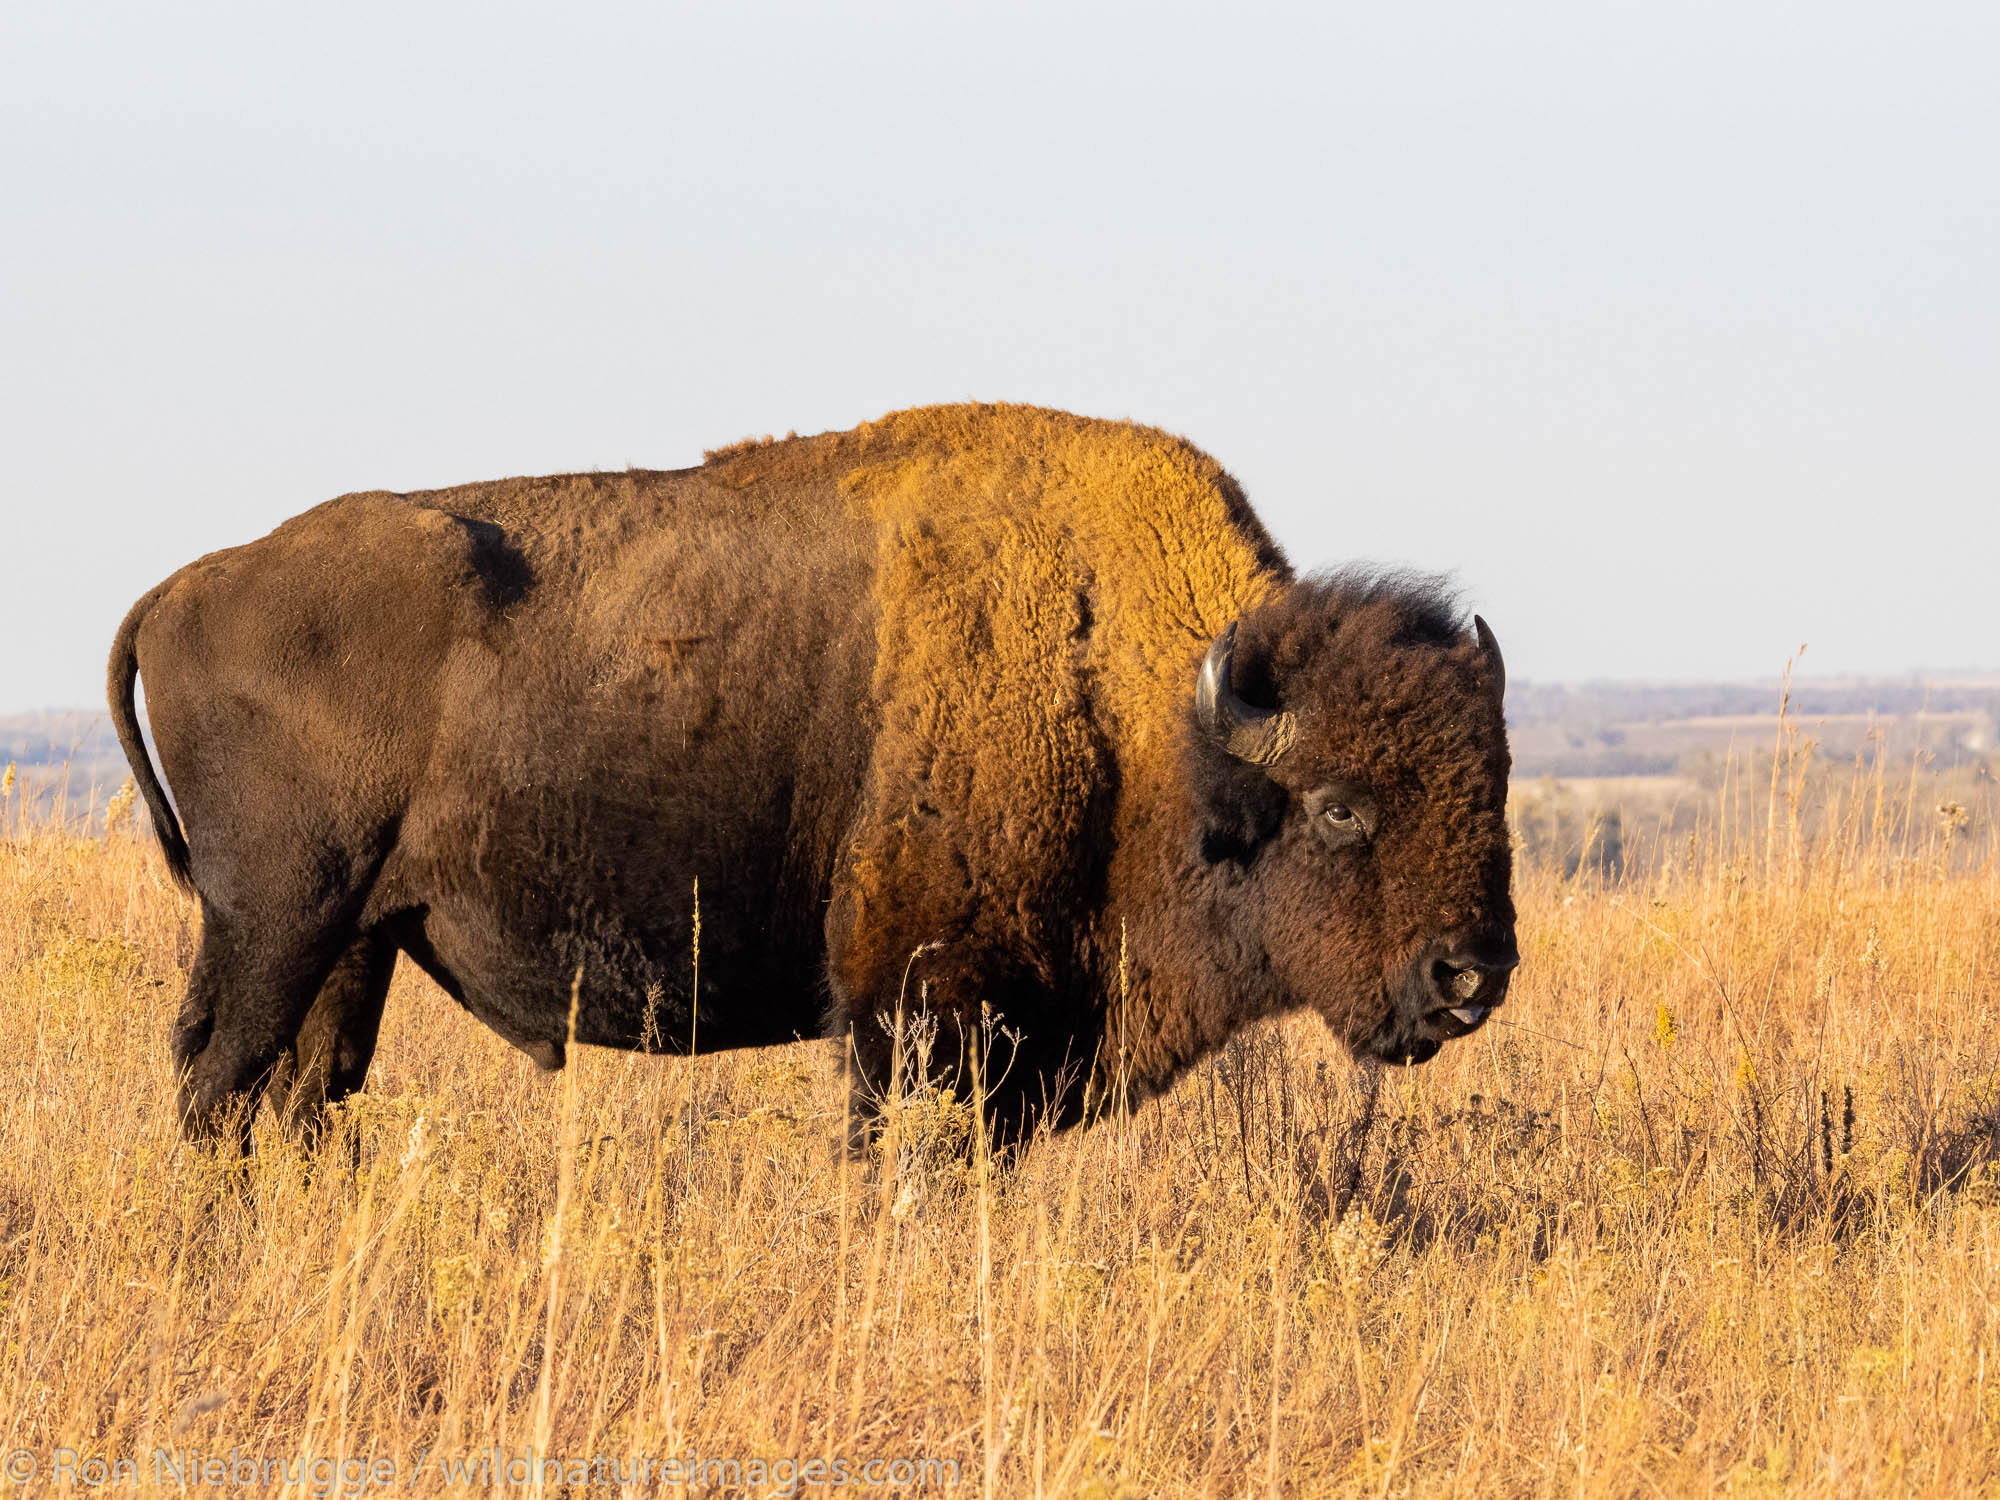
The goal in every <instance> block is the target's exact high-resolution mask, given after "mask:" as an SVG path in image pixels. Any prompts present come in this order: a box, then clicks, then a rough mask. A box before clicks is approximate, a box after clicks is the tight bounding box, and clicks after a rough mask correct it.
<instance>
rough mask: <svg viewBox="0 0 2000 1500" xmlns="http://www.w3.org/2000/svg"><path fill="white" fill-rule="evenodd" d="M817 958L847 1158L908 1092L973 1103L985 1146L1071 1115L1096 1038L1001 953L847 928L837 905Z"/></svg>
mask: <svg viewBox="0 0 2000 1500" xmlns="http://www.w3.org/2000/svg"><path fill="white" fill-rule="evenodd" d="M828 956H829V959H830V966H831V976H830V977H831V981H832V983H831V989H832V994H833V1003H832V1006H831V1008H830V1012H829V1016H828V1023H829V1025H828V1031H829V1034H830V1035H831V1036H833V1037H834V1038H835V1039H836V1040H838V1041H839V1042H840V1044H841V1046H842V1048H843V1050H844V1056H845V1062H846V1067H847V1073H848V1080H849V1098H850V1107H849V1130H848V1149H849V1150H850V1151H854V1152H862V1151H865V1150H867V1149H868V1147H869V1144H870V1143H871V1142H872V1140H873V1139H874V1137H875V1135H876V1134H877V1133H878V1131H879V1129H880V1126H881V1120H882V1114H883V1110H884V1108H885V1106H886V1105H887V1104H888V1103H889V1102H890V1101H891V1100H892V1099H894V1098H895V1097H896V1095H897V1093H898V1091H899V1090H900V1089H904V1088H907V1087H909V1086H910V1085H911V1084H913V1083H918V1082H921V1083H924V1084H928V1085H931V1086H934V1087H938V1088H950V1089H951V1090H953V1092H955V1093H956V1094H957V1095H958V1097H960V1098H962V1099H977V1100H978V1101H979V1102H980V1104H981V1105H982V1115H983V1117H984V1123H985V1126H986V1127H987V1128H988V1129H989V1130H990V1131H991V1132H992V1139H993V1142H994V1144H996V1145H1011V1144H1017V1143H1019V1142H1021V1141H1022V1140H1024V1139H1025V1137H1026V1136H1027V1135H1028V1134H1029V1133H1030V1132H1031V1131H1032V1130H1033V1129H1034V1127H1035V1126H1036V1125H1037V1124H1038V1123H1047V1124H1050V1125H1056V1126H1060V1125H1065V1124H1068V1123H1070V1122H1071V1121H1073V1120H1075V1119H1076V1118H1077V1117H1078V1116H1079V1114H1080V1113H1081V1111H1082V1108H1083V1105H1084V1100H1083V1087H1084V1079H1085V1076H1086V1073H1087V1070H1088V1065H1089V1063H1090V1062H1091V1059H1090V1058H1089V1057H1087V1056H1085V1055H1083V1054H1084V1050H1085V1049H1087V1048H1088V1047H1089V1046H1090V1045H1091V1038H1092V1037H1094V1035H1095V1028H1094V1027H1093V1026H1091V1025H1088V1024H1086V1025H1082V1026H1079V1025H1077V1024H1076V1023H1077V1021H1078V1020H1079V1019H1081V1018H1079V1017H1077V1016H1074V1015H1064V1014H1062V1013H1061V1012H1062V1011H1063V1007H1062V1006H1061V1005H1060V1003H1059V1000H1058V997H1057V996H1056V994H1055V993H1054V992H1053V991H1052V990H1051V987H1050V986H1049V984H1048V983H1047V981H1046V980H1044V979H1043V978H1042V977H1041V976H1039V975H1037V974H1035V973H1034V972H1033V971H1032V970H1030V969H1029V968H1028V967H1027V966H1026V965H1024V964H1023V963H1022V962H1021V960H1020V958H1019V956H1018V955H1017V954H1015V953H1013V952H1011V951H1010V950H1009V949H1008V948H1006V947H1004V946H1001V945H998V944H995V943H991V942H981V941H979V940H978V939H977V938H976V937H970V936H967V937H959V938H956V939H954V938H948V937H947V938H939V937H928V938H926V937H922V936H920V935H918V933H916V932H913V931H911V930H909V928H908V927H907V926H905V925H903V924H900V923H883V924H881V925H880V926H876V925H873V924H870V923H868V922H867V921H865V920H864V921H860V922H856V921H855V920H854V913H853V907H852V904H851V903H842V902H841V901H840V900H838V899H836V901H835V903H834V911H833V912H832V914H831V915H830V918H829V932H828ZM899 1075H900V1076H899Z"/></svg>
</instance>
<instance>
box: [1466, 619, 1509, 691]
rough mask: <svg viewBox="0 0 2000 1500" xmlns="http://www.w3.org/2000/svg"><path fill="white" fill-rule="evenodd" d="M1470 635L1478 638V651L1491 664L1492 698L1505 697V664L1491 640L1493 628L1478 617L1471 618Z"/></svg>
mask: <svg viewBox="0 0 2000 1500" xmlns="http://www.w3.org/2000/svg"><path fill="white" fill-rule="evenodd" d="M1472 633H1473V634H1474V635H1476V636H1478V637H1479V649H1480V650H1481V651H1484V652H1485V653H1486V654H1487V656H1488V657H1490V658H1491V659H1492V662H1493V696H1494V697H1496V698H1504V697H1506V696H1507V663H1506V662H1504V661H1503V660H1501V658H1500V643H1499V642H1498V641H1496V640H1495V639H1493V627H1492V626H1491V625H1488V624H1487V623H1486V622H1485V621H1484V620H1482V619H1480V618H1479V616H1478V615H1474V616H1473V617H1472Z"/></svg>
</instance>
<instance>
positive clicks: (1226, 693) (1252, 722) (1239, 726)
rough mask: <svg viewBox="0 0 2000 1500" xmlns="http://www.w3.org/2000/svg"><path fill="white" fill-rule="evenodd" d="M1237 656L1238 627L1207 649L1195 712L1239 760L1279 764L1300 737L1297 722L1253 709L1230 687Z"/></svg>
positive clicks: (1282, 714) (1197, 681)
mask: <svg viewBox="0 0 2000 1500" xmlns="http://www.w3.org/2000/svg"><path fill="white" fill-rule="evenodd" d="M1235 654H1236V626H1235V624H1234V623H1231V625H1230V627H1229V628H1228V629H1227V630H1225V631H1223V632H1222V634H1221V635H1219V636H1217V637H1216V639H1215V644H1214V645H1213V646H1210V647H1209V648H1208V655H1207V657H1205V658H1204V659H1203V661H1202V664H1201V676H1200V677H1198V678H1196V679H1195V685H1194V711H1195V716H1196V717H1197V718H1199V719H1200V720H1201V727H1202V728H1203V729H1204V730H1206V731H1207V733H1208V735H1209V737H1210V738H1211V739H1213V740H1214V741H1215V742H1216V743H1217V744H1219V745H1221V746H1222V748H1223V749H1225V750H1227V751H1228V752H1229V753H1230V754H1231V755H1233V756H1235V757H1236V758H1237V759H1238V760H1247V761H1249V762H1250V764H1252V765H1253V766H1270V765H1275V764H1277V762H1278V760H1279V758H1280V757H1281V756H1283V755H1284V753H1285V752H1286V751H1287V750H1289V749H1291V748H1292V741H1293V740H1295V739H1297V738H1298V734H1299V731H1298V721H1297V720H1296V719H1294V718H1293V717H1292V715H1290V714H1288V713H1285V712H1284V711H1283V710H1275V711H1274V710H1267V709H1261V708H1253V707H1251V705H1249V704H1248V703H1245V702H1244V701H1243V700H1242V699H1241V698H1239V697H1237V696H1236V690H1235V689H1234V688H1232V687H1231V686H1230V685H1229V662H1230V658H1232V657H1233V656H1235Z"/></svg>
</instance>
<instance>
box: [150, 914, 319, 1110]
mask: <svg viewBox="0 0 2000 1500" xmlns="http://www.w3.org/2000/svg"><path fill="white" fill-rule="evenodd" d="M203 908H204V909H203V912H202V924H201V947H200V949H199V950H198V951H197V952H196V954H195V960H194V970H193V972H192V973H191V974H189V976H188V988H187V999H186V1001H185V1002H184V1004H183V1005H182V1007H181V1013H180V1018H179V1020H178V1021H177V1022H176V1023H175V1025H174V1031H173V1060H174V1068H175V1071H176V1073H177V1075H178V1077H179V1082H180V1114H181V1124H182V1126H183V1128H184V1129H185V1130H186V1132H187V1134H188V1136H189V1137H190V1138H191V1139H194V1140H202V1141H216V1140H219V1139H221V1138H222V1137H224V1136H225V1135H227V1136H231V1137H233V1139H234V1144H235V1145H236V1147H237V1148H238V1149H239V1150H240V1149H242V1147H243V1145H244V1144H245V1143H246V1139H247V1134H248V1130H249V1123H250V1119H251V1117H252V1116H253V1115H254V1114H255V1113H256V1108H257V1102H258V1100H260V1099H261V1098H262V1097H263V1095H264V1091H265V1090H266V1088H268V1087H269V1085H270V1084H271V1082H272V1078H273V1075H274V1073H275V1072H276V1071H277V1069H278V1067H279V1064H280V1062H281V1060H282V1059H284V1058H285V1057H286V1056H287V1055H288V1054H289V1053H290V1052H291V1050H292V1047H293V1044H294V1042H295V1041H296V1040H297V1038H298V1035H299V1030H300V1027H301V1025H302V1024H303V1023H304V1021H305V1019H306V1016H307V1013H308V1012H309V1011H310V1010H311V1008H312V1005H313V1002H314V1001H315V1000H316V999H317V998H318V996H319V994H320V991H321V989H322V987H323V986H324V985H325V984H326V981H327V978H328V976H329V975H330V974H332V972H333V970H334V968H335V966H336V964H337V963H339V962H340V960H341V958H342V955H343V954H344V953H345V952H346V951H347V949H348V948H349V947H350V945H351V944H353V942H354V940H355V933H354V931H353V927H352V923H351V922H350V923H346V924H338V925H335V924H325V925H320V926H317V927H308V926H306V925H305V924H290V923H285V922H278V921H269V920H266V921H263V922H257V923H249V922H244V921H242V920H239V919H235V918H232V917H231V916H229V915H227V914H225V913H223V912H222V911H220V910H218V909H217V908H216V907H214V906H213V905H211V904H209V903H207V902H204V903H203Z"/></svg>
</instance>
